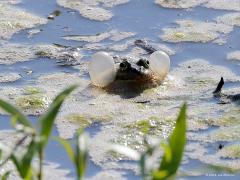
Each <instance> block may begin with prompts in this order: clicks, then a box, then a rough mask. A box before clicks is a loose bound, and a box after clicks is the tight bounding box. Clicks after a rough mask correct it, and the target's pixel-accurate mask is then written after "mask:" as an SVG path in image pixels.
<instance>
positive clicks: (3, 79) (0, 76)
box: [0, 73, 21, 83]
mask: <svg viewBox="0 0 240 180" xmlns="http://www.w3.org/2000/svg"><path fill="white" fill-rule="evenodd" d="M19 79H21V76H20V75H19V74H18V73H0V83H7V82H14V81H17V80H19Z"/></svg>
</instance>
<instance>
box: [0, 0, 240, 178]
mask: <svg viewBox="0 0 240 180" xmlns="http://www.w3.org/2000/svg"><path fill="white" fill-rule="evenodd" d="M0 3H1V1H0ZM239 3H240V2H239ZM16 6H17V7H19V8H22V9H26V10H27V11H29V12H33V13H35V14H37V15H39V16H43V17H47V16H48V15H49V14H50V13H52V12H53V11H54V10H60V11H61V15H60V16H59V17H56V18H55V19H54V20H49V21H48V23H47V24H45V25H41V26H38V27H37V29H41V30H42V31H41V32H40V33H38V34H35V35H33V36H32V37H31V38H29V37H28V36H29V34H28V32H29V30H22V31H20V32H18V33H16V34H14V35H13V36H12V37H11V39H10V40H9V42H11V43H20V44H28V45H29V44H30V45H37V44H53V43H57V44H61V45H65V46H71V47H82V46H84V45H85V44H86V43H84V42H78V41H68V40H65V39H63V38H62V37H63V36H67V35H91V34H92V35H94V34H98V33H102V32H106V31H110V30H112V29H117V30H119V31H126V32H134V33H135V34H136V36H135V37H134V38H135V39H144V38H146V39H148V40H150V41H152V42H154V43H159V44H165V45H167V46H168V47H169V48H171V49H174V50H175V51H176V53H175V54H174V55H172V56H171V60H172V67H171V69H175V68H177V67H178V66H179V64H181V63H183V62H186V61H187V60H192V59H205V60H207V61H208V62H209V63H210V64H212V65H221V66H224V67H226V68H229V69H230V70H231V71H232V72H233V73H235V74H236V75H237V76H240V71H239V65H238V62H237V61H228V60H226V55H227V53H229V52H232V51H236V50H240V44H239V42H238V41H237V39H239V37H240V28H239V27H236V26H235V27H234V29H233V31H232V32H230V33H229V34H227V42H226V43H224V44H223V45H218V44H214V43H212V42H207V43H195V42H180V43H170V42H164V41H163V40H162V39H161V38H160V36H161V35H162V34H163V31H162V29H163V28H166V27H175V26H176V25H175V22H176V20H182V19H185V20H198V21H203V22H208V21H213V20H214V19H215V18H216V17H218V16H222V15H224V14H226V13H229V12H231V11H225V10H214V9H208V8H205V7H196V8H192V9H190V10H188V9H186V10H183V9H167V8H162V7H160V6H157V5H156V4H154V3H153V1H150V0H148V1H143V0H131V1H130V2H129V3H127V4H123V5H119V6H116V7H113V8H112V13H113V14H114V16H113V18H112V19H111V20H109V21H104V22H98V21H91V20H88V19H86V18H84V17H82V16H81V15H80V14H79V13H78V12H77V11H75V10H72V9H67V8H63V7H60V6H59V5H57V3H56V2H55V1H48V0H39V1H33V0H23V2H22V3H20V4H17V5H16ZM33 29H34V28H33ZM102 42H103V43H109V42H110V40H108V39H106V40H103V41H102ZM82 52H83V54H84V58H83V62H86V61H88V59H89V57H90V56H91V55H92V54H93V53H94V52H96V50H86V49H83V50H82ZM126 53H129V50H126V51H123V52H118V53H115V54H120V55H121V54H122V55H125V54H126ZM29 70H30V71H31V72H32V73H31V74H29V73H28V72H29ZM78 71H79V70H77V69H75V68H73V67H66V66H59V65H58V64H57V63H56V61H55V60H54V59H52V60H49V59H47V58H37V59H34V60H32V61H27V62H19V63H15V64H13V65H4V64H1V65H0V72H3V73H6V74H7V73H10V72H17V73H18V74H20V75H21V79H19V80H17V81H15V82H12V83H0V86H1V87H18V88H23V87H25V86H30V85H34V84H36V81H37V79H38V78H39V77H42V76H44V75H48V74H51V73H59V72H64V73H69V74H71V73H77V72H78ZM80 71H81V70H80ZM219 76H221V75H219ZM85 78H86V79H87V80H89V77H88V75H87V77H85ZM214 86H215V85H214ZM236 87H240V81H236V82H235V81H234V82H227V83H226V86H225V88H226V89H231V88H236ZM211 100H212V99H210V101H211ZM213 103H217V101H214V102H213ZM151 106H152V105H150V107H151ZM235 108H238V109H239V107H238V106H236V107H235ZM30 118H31V119H32V120H33V122H35V121H36V117H34V116H31V117H30ZM102 126H104V125H101V123H93V124H92V125H91V126H89V127H88V128H87V129H86V131H87V132H89V134H90V135H91V137H95V135H96V134H97V133H98V132H100V131H101V128H102ZM9 128H10V126H9V123H8V117H7V116H0V129H1V130H3V129H9ZM215 129H216V128H215V127H214V126H211V125H210V127H209V128H208V129H207V130H204V131H202V132H201V131H200V130H199V131H197V133H198V135H201V134H207V133H209V132H212V131H214V130H215ZM54 135H58V131H57V128H56V127H55V128H54ZM234 142H235V141H234ZM237 142H239V140H237ZM191 143H194V140H192V141H189V144H191ZM219 143H220V142H213V143H212V144H211V145H209V146H208V147H207V150H208V153H209V154H210V153H211V152H215V151H216V147H217V146H218V144H219ZM223 143H225V144H230V143H231V142H230V143H227V142H225V141H223ZM238 158H239V157H238ZM46 160H48V161H51V162H56V163H59V164H60V165H61V168H64V169H69V170H70V172H71V173H70V175H69V176H70V177H74V168H73V166H72V164H71V163H70V161H69V160H68V158H67V156H66V154H65V152H64V150H63V149H62V148H60V145H59V144H58V143H57V142H55V141H53V140H51V141H50V143H49V145H48V147H47V153H46ZM201 166H204V163H203V162H201V161H199V160H192V159H190V162H189V163H188V164H184V165H183V166H182V168H183V169H184V170H189V169H190V170H191V169H198V168H200V167H201ZM101 171H102V168H101V167H100V166H97V165H95V164H94V163H93V161H91V160H90V163H89V166H88V170H87V175H86V176H87V177H92V176H94V175H96V174H97V173H99V172H101ZM123 171H124V172H125V173H126V175H124V177H126V178H127V179H140V177H138V176H137V175H135V174H134V173H133V172H132V171H129V170H123ZM208 178H209V177H208V176H199V177H184V179H208ZM219 178H223V179H224V178H226V177H216V176H214V174H213V175H212V176H211V179H219ZM227 178H228V179H239V176H237V175H234V176H230V177H227Z"/></svg>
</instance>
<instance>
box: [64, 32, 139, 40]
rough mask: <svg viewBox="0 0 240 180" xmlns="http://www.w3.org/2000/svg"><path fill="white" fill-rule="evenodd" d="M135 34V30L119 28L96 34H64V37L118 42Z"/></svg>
mask: <svg viewBox="0 0 240 180" xmlns="http://www.w3.org/2000/svg"><path fill="white" fill-rule="evenodd" d="M133 36H135V33H133V32H121V31H119V30H116V29H113V30H111V31H108V32H101V33H98V34H96V35H68V36H64V37H63V39H65V40H71V41H82V42H88V43H98V42H101V41H103V40H107V39H110V40H112V41H114V42H117V41H121V40H124V39H128V38H130V37H133Z"/></svg>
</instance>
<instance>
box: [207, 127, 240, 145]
mask: <svg viewBox="0 0 240 180" xmlns="http://www.w3.org/2000/svg"><path fill="white" fill-rule="evenodd" d="M208 137H209V138H210V140H212V141H227V142H231V141H239V140H240V127H239V126H229V127H224V128H220V129H218V130H215V131H214V132H212V133H210V134H209V135H208V136H207V138H208Z"/></svg>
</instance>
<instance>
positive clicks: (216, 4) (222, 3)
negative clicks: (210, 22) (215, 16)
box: [204, 0, 240, 11]
mask: <svg viewBox="0 0 240 180" xmlns="http://www.w3.org/2000/svg"><path fill="white" fill-rule="evenodd" d="M204 7H207V8H213V9H222V10H234V11H240V1H239V0H232V1H231V3H229V1H228V0H208V1H207V2H206V3H205V4H204Z"/></svg>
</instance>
